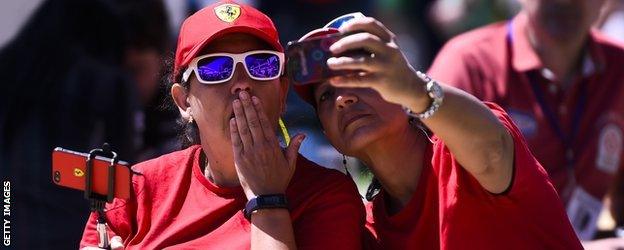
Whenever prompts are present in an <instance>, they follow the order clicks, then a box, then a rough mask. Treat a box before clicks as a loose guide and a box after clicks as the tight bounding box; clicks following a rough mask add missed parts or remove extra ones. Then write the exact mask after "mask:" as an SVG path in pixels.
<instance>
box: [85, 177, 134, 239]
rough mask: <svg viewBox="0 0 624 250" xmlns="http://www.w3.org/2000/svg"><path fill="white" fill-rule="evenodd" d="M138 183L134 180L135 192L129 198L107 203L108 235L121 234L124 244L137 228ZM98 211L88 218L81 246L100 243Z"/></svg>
mask: <svg viewBox="0 0 624 250" xmlns="http://www.w3.org/2000/svg"><path fill="white" fill-rule="evenodd" d="M134 190H137V184H136V182H134V181H133V192H132V193H131V195H130V198H129V199H128V200H122V199H114V200H113V203H108V204H106V208H105V214H106V222H107V225H108V227H107V228H108V237H109V239H110V238H112V237H113V236H120V237H121V239H122V242H123V243H124V245H126V243H127V241H128V239H129V238H130V236H131V235H133V229H136V225H135V222H136V211H137V205H136V204H137V198H136V197H138V196H139V195H140V194H136V193H135V192H134ZM96 224H97V213H94V212H92V213H91V214H90V215H89V219H88V220H87V225H86V226H85V229H84V232H83V233H82V239H81V240H80V248H83V247H87V246H97V245H98V241H99V238H98V233H97V230H96Z"/></svg>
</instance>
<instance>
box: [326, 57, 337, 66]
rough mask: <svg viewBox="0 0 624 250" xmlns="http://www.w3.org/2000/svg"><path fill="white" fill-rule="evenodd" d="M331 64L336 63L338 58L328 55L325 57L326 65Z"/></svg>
mask: <svg viewBox="0 0 624 250" xmlns="http://www.w3.org/2000/svg"><path fill="white" fill-rule="evenodd" d="M331 64H338V58H335V57H330V58H329V59H327V65H328V66H329V65H331Z"/></svg>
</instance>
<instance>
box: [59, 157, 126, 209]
mask: <svg viewBox="0 0 624 250" xmlns="http://www.w3.org/2000/svg"><path fill="white" fill-rule="evenodd" d="M88 156H89V154H87V153H80V152H76V151H72V150H68V149H64V148H60V147H57V148H55V149H54V151H53V152H52V182H54V183H55V184H56V185H59V186H63V187H68V188H73V189H78V190H82V191H84V190H85V177H86V161H87V157H88ZM110 163H111V159H110V158H106V157H101V156H96V157H95V158H94V159H93V168H92V173H91V174H92V176H91V181H92V185H91V187H92V191H93V193H96V194H99V195H103V196H106V194H107V193H108V167H109V166H110ZM114 181H115V185H114V187H115V192H114V195H113V196H114V197H115V198H120V199H127V198H130V187H131V171H130V168H129V166H128V163H127V162H124V161H118V162H117V163H116V164H115V179H114Z"/></svg>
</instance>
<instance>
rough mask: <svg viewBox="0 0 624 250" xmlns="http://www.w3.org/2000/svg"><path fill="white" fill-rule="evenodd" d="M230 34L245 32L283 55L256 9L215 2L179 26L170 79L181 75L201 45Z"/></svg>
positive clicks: (269, 24) (269, 23) (274, 33)
mask: <svg viewBox="0 0 624 250" xmlns="http://www.w3.org/2000/svg"><path fill="white" fill-rule="evenodd" d="M230 33H247V34H250V35H253V36H255V37H258V38H260V39H262V40H263V41H266V42H267V43H268V44H269V45H271V46H272V47H273V48H274V49H275V50H277V51H280V52H283V51H284V48H283V47H282V45H281V44H280V42H279V35H278V33H277V29H276V28H275V25H273V21H271V19H270V18H269V17H268V16H266V15H265V14H263V13H262V12H260V11H259V10H257V9H255V8H253V7H251V6H249V5H245V4H239V3H236V2H233V1H219V2H216V3H214V4H212V5H210V6H208V7H205V8H203V9H201V10H199V11H197V12H196V13H195V14H193V15H191V16H189V17H188V18H186V20H184V23H182V27H181V28H180V35H179V36H178V47H177V48H176V54H175V65H174V76H178V75H179V74H181V73H182V72H180V69H182V68H183V67H186V66H187V65H188V64H189V63H190V62H191V61H192V60H193V58H195V57H197V56H198V55H197V54H198V53H199V52H200V51H201V50H202V49H203V48H204V46H205V45H206V44H208V43H210V42H211V41H213V40H215V39H216V38H219V37H222V36H223V35H225V34H230Z"/></svg>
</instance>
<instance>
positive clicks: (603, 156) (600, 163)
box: [596, 123, 624, 174]
mask: <svg viewBox="0 0 624 250" xmlns="http://www.w3.org/2000/svg"><path fill="white" fill-rule="evenodd" d="M623 141H624V138H623V136H622V129H621V128H620V127H619V126H617V125H615V124H613V123H609V124H607V125H605V126H604V127H603V128H602V130H601V131H600V135H599V137H598V152H597V154H596V168H598V169H600V170H602V171H604V172H606V173H610V174H614V173H615V172H616V171H617V169H618V166H619V165H620V156H621V155H622V143H623Z"/></svg>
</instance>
